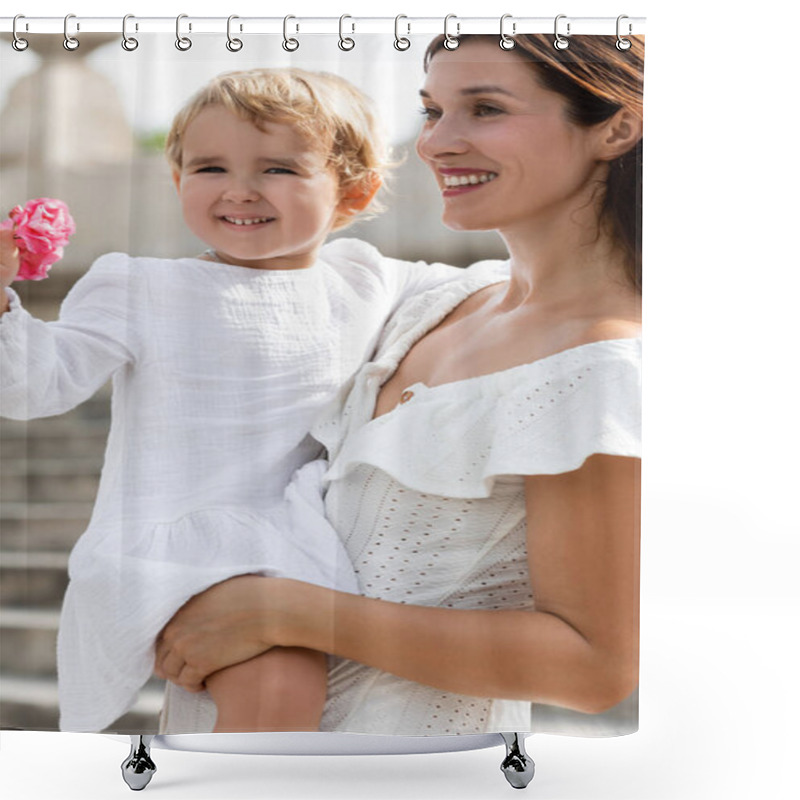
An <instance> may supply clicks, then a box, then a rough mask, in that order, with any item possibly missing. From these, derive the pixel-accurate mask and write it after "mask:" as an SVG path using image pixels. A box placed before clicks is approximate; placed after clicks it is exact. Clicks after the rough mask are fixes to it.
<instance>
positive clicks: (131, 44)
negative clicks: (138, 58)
mask: <svg viewBox="0 0 800 800" xmlns="http://www.w3.org/2000/svg"><path fill="white" fill-rule="evenodd" d="M129 19H134V16H133V14H126V15H125V16H124V17H123V18H122V49H123V50H127V51H128V52H129V53H132V52H133V51H134V50H135V49H136V48H137V47H138V46H139V40H138V39H136V38H134V37H133V36H128V20H129ZM136 30H137V31H138V30H139V25H138V24H137V25H136Z"/></svg>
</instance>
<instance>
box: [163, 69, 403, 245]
mask: <svg viewBox="0 0 800 800" xmlns="http://www.w3.org/2000/svg"><path fill="white" fill-rule="evenodd" d="M209 106H222V107H223V108H225V109H227V110H228V111H231V112H233V113H234V114H236V115H237V116H238V117H241V118H242V119H245V120H247V121H248V122H252V123H253V125H255V126H256V127H257V128H259V129H263V126H264V125H267V124H269V123H271V122H273V123H284V124H288V125H291V126H293V127H294V128H295V129H296V130H297V131H298V133H299V134H300V135H301V136H302V137H303V138H304V139H305V140H306V141H307V142H308V143H309V145H310V146H313V147H314V148H319V149H321V150H322V152H323V153H326V154H327V156H328V161H327V166H328V167H330V168H331V169H332V170H333V171H334V172H335V173H336V175H337V177H338V180H339V189H340V191H341V193H342V194H343V195H344V194H347V193H348V192H350V191H352V190H357V189H358V188H359V187H365V188H367V187H369V186H374V185H375V183H376V182H377V181H382V180H383V179H384V177H385V174H386V172H387V171H388V168H389V166H390V163H389V157H388V148H387V145H386V140H385V136H384V133H383V130H382V129H381V126H380V125H379V123H378V119H377V116H376V113H375V110H374V108H373V103H372V100H370V98H368V97H367V96H366V95H365V94H363V92H361V91H360V90H359V89H357V88H356V87H355V86H353V84H351V83H349V82H348V81H346V80H344V79H343V78H340V77H339V76H338V75H332V74H329V73H326V72H309V71H306V70H302V69H294V68H286V69H251V70H244V71H240V72H226V73H223V74H222V75H218V76H217V77H216V78H214V79H213V80H211V81H210V82H209V83H207V84H206V85H205V86H204V87H203V88H202V89H200V90H199V91H198V92H196V93H195V94H194V95H193V96H192V97H191V98H190V99H189V101H188V102H187V103H186V104H185V105H184V107H183V108H182V109H181V110H180V111H179V112H178V113H177V114H176V115H175V118H174V119H173V121H172V127H171V128H170V131H169V134H168V135H167V140H166V144H165V153H166V156H167V160H168V161H169V163H170V166H171V167H172V169H173V170H176V171H178V172H179V171H180V169H181V167H182V159H183V137H184V134H185V132H186V128H187V127H188V125H189V123H190V122H191V121H192V120H193V119H194V118H195V117H196V116H197V115H198V114H199V113H200V112H201V111H202V110H203V109H204V108H207V107H209ZM368 208H369V211H371V212H372V213H375V212H377V211H379V210H380V209H379V208H378V206H377V204H376V203H375V202H374V201H373V202H372V203H371V204H370V205H369V206H368ZM366 210H367V209H364V210H363V211H361V212H360V213H359V214H358V215H354V214H352V213H351V214H340V215H339V216H338V218H337V219H336V220H335V222H334V226H333V229H334V230H339V229H341V228H344V227H346V226H347V225H349V224H350V223H351V222H353V221H354V219H355V216H363V215H364V212H365V211H366Z"/></svg>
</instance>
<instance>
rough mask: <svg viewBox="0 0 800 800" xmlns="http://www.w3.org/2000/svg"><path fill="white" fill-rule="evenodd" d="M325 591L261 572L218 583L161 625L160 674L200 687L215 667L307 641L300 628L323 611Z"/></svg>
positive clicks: (191, 688) (158, 646)
mask: <svg viewBox="0 0 800 800" xmlns="http://www.w3.org/2000/svg"><path fill="white" fill-rule="evenodd" d="M325 592H327V590H325V589H320V588H319V587H317V586H311V585H310V584H305V583H300V582H297V581H291V580H286V579H282V578H264V577H261V576H258V575H242V576H239V577H236V578H231V579H229V580H226V581H223V582H222V583H218V584H216V585H215V586H212V587H211V588H210V589H207V590H206V591H205V592H203V593H201V594H198V595H196V596H195V597H193V598H192V599H191V600H189V601H188V602H187V603H186V604H185V605H184V606H183V607H182V608H181V609H180V610H179V611H178V612H177V613H176V614H175V616H174V617H173V618H172V619H171V620H170V621H169V622H168V623H167V625H166V626H165V627H164V630H162V631H161V633H160V634H159V637H158V641H157V642H156V668H155V672H156V675H158V676H159V677H161V678H165V679H166V680H169V681H171V682H172V683H176V684H178V685H179V686H182V687H183V688H184V689H187V690H188V691H190V692H199V691H202V689H203V688H204V682H205V680H206V678H207V677H208V676H209V675H211V674H212V673H214V672H217V671H219V670H221V669H224V668H225V667H230V666H232V665H234V664H239V663H240V662H242V661H247V660H248V659H251V658H253V657H255V656H257V655H259V654H261V653H263V652H265V651H267V650H269V649H271V648H272V647H275V646H285V647H291V646H308V642H310V639H309V637H307V636H304V635H303V634H302V633H301V630H302V629H303V628H304V626H305V627H307V626H306V623H308V622H310V621H312V620H315V619H317V620H318V619H319V617H320V616H321V615H320V614H318V607H317V606H316V605H315V603H314V601H315V598H317V597H321V596H323V595H324V593H325ZM322 616H324V615H322ZM301 639H302V641H301ZM316 649H322V648H316Z"/></svg>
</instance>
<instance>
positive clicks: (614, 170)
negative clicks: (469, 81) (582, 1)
mask: <svg viewBox="0 0 800 800" xmlns="http://www.w3.org/2000/svg"><path fill="white" fill-rule="evenodd" d="M478 36H480V37H481V38H491V39H497V37H493V36H488V35H480V34H468V35H465V36H460V37H459V41H460V42H464V41H467V40H469V39H471V38H477V37H478ZM511 38H513V40H514V42H515V47H514V49H513V50H511V51H510V52H512V53H517V54H518V55H519V56H520V57H522V58H524V59H526V60H527V61H529V62H530V64H531V66H532V67H533V68H534V70H535V72H536V76H537V78H538V79H539V81H540V82H541V84H542V85H543V86H544V87H545V88H546V89H549V90H550V91H553V92H557V93H558V94H560V95H562V96H563V97H565V98H566V100H567V104H568V105H567V113H568V114H569V117H570V120H571V121H572V122H574V123H575V124H576V125H583V126H587V127H588V126H590V125H597V124H598V123H600V122H603V121H605V120H607V119H609V118H610V117H612V116H613V115H614V114H615V113H616V112H617V111H619V110H620V109H621V108H626V109H627V110H628V111H630V112H632V113H633V114H635V115H636V116H638V117H640V118H641V116H642V94H643V72H644V40H643V38H642V37H638V36H631V37H629V40H630V42H631V47H630V48H629V49H627V50H618V49H617V48H616V46H615V45H616V42H617V39H616V37H615V36H586V35H584V36H572V37H570V39H569V47H568V48H566V49H564V50H557V49H556V48H555V47H554V46H553V40H552V37H549V36H545V35H543V34H520V35H517V36H514V37H511ZM444 41H445V37H444V36H439V37H438V38H436V39H434V40H433V41H432V42H431V43H430V44H429V45H428V49H427V51H426V52H425V62H424V63H425V69H426V70H427V69H428V67H429V65H430V62H431V59H432V58H433V57H434V55H436V54H437V53H439V52H440V51H442V52H444V53H445V56H446V53H447V50H446V49H445V47H444ZM497 49H498V52H499V53H504V52H505V51H503V50H501V49H500V46H499V42H498V48H497ZM501 57H502V56H501ZM642 147H643V143H642V140H641V139H640V140H639V141H638V142H637V143H636V145H635V146H634V147H633V148H631V149H630V150H628V152H627V153H624V154H623V155H622V156H620V157H619V158H617V159H615V160H614V161H612V162H611V163H610V164H609V173H608V181H607V183H606V187H605V194H604V197H603V205H602V208H601V211H600V219H601V221H604V222H605V223H606V224H607V225H608V226H609V228H610V232H611V235H612V236H613V237H614V239H615V241H617V242H618V243H619V245H620V246H621V247H622V248H623V250H624V252H625V256H626V259H625V260H626V268H627V274H628V278H629V280H630V282H631V283H632V284H633V286H634V287H636V289H637V290H638V291H641V288H642Z"/></svg>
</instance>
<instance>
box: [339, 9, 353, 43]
mask: <svg viewBox="0 0 800 800" xmlns="http://www.w3.org/2000/svg"><path fill="white" fill-rule="evenodd" d="M346 19H353V18H352V17H351V16H350V15H349V14H342V16H341V17H339V49H340V50H352V49H353V48H354V47H355V46H356V43H355V41H354V40H353V39H351V38H350V37H349V36H345V35H344V34H343V33H342V27H343V26H344V21H345V20H346ZM350 24H351V25H352V26H353V30H352V31H351V33H355V32H356V24H355V22H351V23H350Z"/></svg>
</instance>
